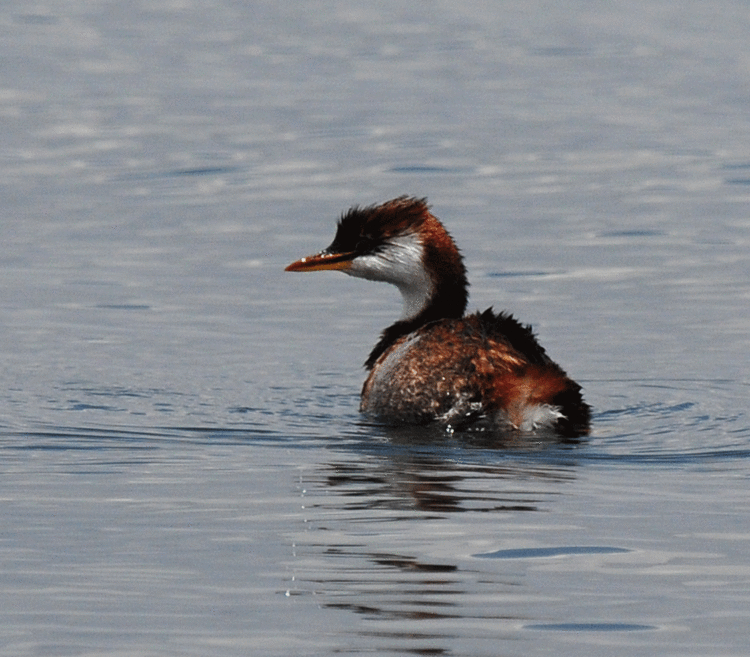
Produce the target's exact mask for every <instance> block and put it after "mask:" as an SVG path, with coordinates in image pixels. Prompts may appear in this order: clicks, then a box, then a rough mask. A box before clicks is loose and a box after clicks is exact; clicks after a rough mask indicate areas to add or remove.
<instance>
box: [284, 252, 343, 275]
mask: <svg viewBox="0 0 750 657" xmlns="http://www.w3.org/2000/svg"><path fill="white" fill-rule="evenodd" d="M354 257H355V254H354V253H353V252H351V253H330V252H329V251H321V252H320V253H316V254H315V255H311V256H305V257H304V258H300V259H299V260H297V261H296V262H293V263H292V264H291V265H289V266H288V267H287V268H286V269H285V270H284V271H323V270H326V269H330V270H339V271H340V270H342V269H343V270H346V269H349V268H350V267H351V266H352V260H354Z"/></svg>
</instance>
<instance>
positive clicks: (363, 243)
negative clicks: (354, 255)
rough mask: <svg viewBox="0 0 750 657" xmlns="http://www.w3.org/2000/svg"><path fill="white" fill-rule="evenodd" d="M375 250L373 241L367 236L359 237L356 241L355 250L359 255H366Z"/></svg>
mask: <svg viewBox="0 0 750 657" xmlns="http://www.w3.org/2000/svg"><path fill="white" fill-rule="evenodd" d="M374 248H375V240H374V239H372V237H368V236H367V235H360V236H359V239H358V240H357V247H356V250H357V251H358V252H359V253H368V252H370V251H372V250H373V249H374Z"/></svg>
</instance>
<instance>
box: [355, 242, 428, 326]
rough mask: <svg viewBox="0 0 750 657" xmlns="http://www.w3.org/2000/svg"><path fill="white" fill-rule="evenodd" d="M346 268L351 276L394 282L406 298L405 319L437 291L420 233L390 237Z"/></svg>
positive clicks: (414, 315) (402, 314)
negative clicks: (427, 266) (428, 266)
mask: <svg viewBox="0 0 750 657" xmlns="http://www.w3.org/2000/svg"><path fill="white" fill-rule="evenodd" d="M344 271H345V272H346V273H347V274H349V275H350V276H357V277H358V278H366V279H368V280H371V281H383V282H385V283H391V284H392V285H395V286H396V287H397V288H398V289H399V290H400V291H401V296H402V297H403V300H404V309H403V312H402V313H401V318H400V319H401V320H402V321H404V320H409V319H413V318H414V317H416V316H417V315H419V313H420V312H422V310H424V308H425V307H426V306H427V305H428V304H429V302H430V300H431V299H432V296H433V294H434V292H435V285H434V283H433V281H432V279H431V278H430V275H429V273H428V272H427V270H426V269H425V266H424V246H423V245H422V241H421V240H420V238H419V235H418V234H417V233H411V234H407V235H397V236H395V237H391V238H388V240H387V242H386V243H385V245H384V246H383V247H382V248H381V249H380V251H378V252H377V253H374V254H370V255H363V256H359V257H358V258H355V259H354V260H353V261H352V265H351V267H350V268H349V269H346V270H344Z"/></svg>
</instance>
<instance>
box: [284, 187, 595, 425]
mask: <svg viewBox="0 0 750 657" xmlns="http://www.w3.org/2000/svg"><path fill="white" fill-rule="evenodd" d="M325 269H330V270H339V271H343V272H344V273H346V274H349V275H350V276H356V277H358V278H366V279H369V280H372V281H384V282H386V283H392V284H393V285H395V286H396V287H398V289H399V290H400V291H401V294H402V296H403V301H404V308H403V313H402V315H401V318H400V319H399V320H398V321H397V322H396V323H395V324H393V325H392V326H389V327H388V328H387V329H385V331H383V333H382V335H381V338H380V341H379V342H378V343H377V344H376V345H375V348H374V349H373V350H372V353H371V354H370V356H369V358H368V359H367V361H366V362H365V367H366V368H367V369H368V370H369V375H368V377H367V380H366V381H365V384H364V386H363V388H362V401H361V405H360V410H361V411H362V412H363V413H365V414H367V415H369V416H373V417H376V418H378V419H380V420H382V421H385V422H388V423H397V424H401V423H416V424H427V423H430V422H437V423H440V424H443V425H446V426H448V427H452V428H463V427H467V426H470V425H472V424H474V423H480V424H481V425H484V426H489V427H492V428H498V429H503V430H505V429H517V430H520V431H532V430H534V429H543V428H548V429H553V430H555V431H557V432H559V433H561V434H563V435H567V436H580V435H584V434H586V433H588V429H589V415H590V409H589V406H588V405H587V404H586V403H585V402H584V401H583V399H582V397H581V387H580V386H579V385H578V384H577V383H575V382H574V381H572V380H571V379H569V378H568V376H567V375H566V374H565V372H564V371H563V370H562V369H561V368H560V367H559V366H558V365H557V364H556V363H554V362H553V361H552V360H551V359H550V358H549V356H547V353H546V352H545V351H544V349H543V348H542V347H541V346H540V345H539V343H538V342H537V340H536V338H535V337H534V334H533V333H532V331H531V327H529V326H523V325H522V324H520V323H519V322H518V321H516V319H514V318H513V317H512V315H509V314H507V313H500V314H495V313H494V312H493V311H492V309H491V308H490V309H488V310H485V311H484V312H482V313H479V312H478V313H475V314H473V315H466V316H464V310H465V309H466V303H467V299H468V293H467V287H468V281H467V279H466V269H465V267H464V264H463V258H462V256H461V254H460V252H459V250H458V248H457V247H456V245H455V243H454V242H453V239H452V238H451V236H450V235H449V234H448V232H447V231H446V229H445V228H444V227H443V224H442V223H440V221H439V220H438V219H437V217H435V216H434V215H433V214H432V213H431V212H430V210H429V207H428V205H427V200H426V199H417V198H412V197H407V196H401V197H399V198H396V199H393V200H392V201H388V202H386V203H383V204H382V205H372V206H369V207H365V208H360V207H357V206H355V207H353V208H352V209H351V210H349V211H348V212H347V213H346V214H344V215H342V217H341V219H340V220H339V223H338V229H337V231H336V236H335V238H334V240H333V242H332V243H331V245H330V246H329V247H328V248H327V249H325V250H323V251H321V252H320V253H317V254H315V255H311V256H307V257H305V258H302V259H301V260H297V261H296V262H293V263H292V264H291V265H289V266H288V267H287V268H286V271H302V272H304V271H320V270H325Z"/></svg>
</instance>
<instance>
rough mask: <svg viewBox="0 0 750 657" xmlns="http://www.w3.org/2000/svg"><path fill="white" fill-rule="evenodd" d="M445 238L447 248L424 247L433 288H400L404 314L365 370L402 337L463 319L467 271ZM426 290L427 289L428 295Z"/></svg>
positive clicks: (383, 338) (428, 244)
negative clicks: (430, 326)
mask: <svg viewBox="0 0 750 657" xmlns="http://www.w3.org/2000/svg"><path fill="white" fill-rule="evenodd" d="M446 237H447V240H448V244H447V245H446V244H445V243H443V244H435V243H434V242H431V241H426V242H425V244H424V255H423V258H424V264H425V272H426V274H427V275H428V277H429V278H430V280H431V282H432V284H431V285H430V286H429V287H428V288H425V287H424V286H422V287H421V288H414V287H410V286H406V285H399V289H400V290H401V294H402V296H403V298H404V311H403V314H402V316H401V318H400V319H399V320H398V321H397V322H396V323H394V324H392V325H391V326H389V327H388V328H387V329H385V331H383V333H382V334H381V336H380V340H379V341H378V343H377V344H376V345H375V348H374V349H373V350H372V352H371V353H370V355H369V357H368V358H367V361H366V362H365V367H366V368H367V369H372V367H373V365H375V361H377V359H378V358H379V357H380V356H381V355H382V354H383V353H384V352H385V351H386V350H387V349H388V348H389V347H390V346H391V345H392V344H393V343H394V342H395V341H396V340H398V339H399V338H400V337H401V336H403V335H408V334H409V333H412V332H413V331H416V330H417V329H418V328H420V327H421V326H424V325H425V324H429V323H430V322H435V321H438V320H441V319H453V318H459V317H463V314H464V311H465V310H466V304H467V302H468V298H469V293H468V286H469V283H468V281H467V279H466V268H465V267H464V264H463V260H462V258H461V254H460V253H459V251H458V249H457V248H456V246H455V245H454V244H453V241H452V240H451V239H450V237H449V236H447V234H446ZM425 289H429V295H428V294H427V293H426V292H425Z"/></svg>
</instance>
